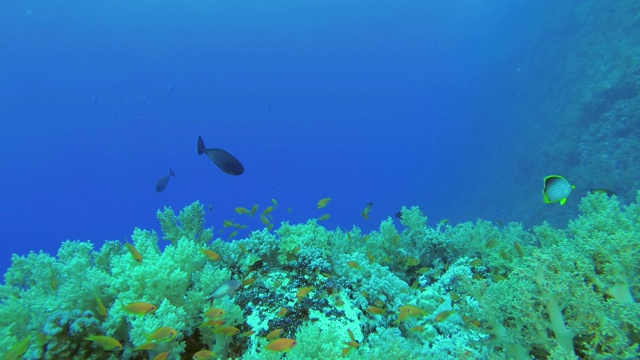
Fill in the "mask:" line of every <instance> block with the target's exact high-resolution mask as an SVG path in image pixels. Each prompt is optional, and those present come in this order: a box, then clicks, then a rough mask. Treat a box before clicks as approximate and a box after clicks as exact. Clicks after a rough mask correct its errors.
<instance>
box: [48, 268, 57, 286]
mask: <svg viewBox="0 0 640 360" xmlns="http://www.w3.org/2000/svg"><path fill="white" fill-rule="evenodd" d="M49 282H50V284H51V289H52V290H53V291H56V290H58V278H57V277H56V272H55V271H53V269H51V276H50V277H49Z"/></svg>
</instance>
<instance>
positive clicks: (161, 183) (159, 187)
mask: <svg viewBox="0 0 640 360" xmlns="http://www.w3.org/2000/svg"><path fill="white" fill-rule="evenodd" d="M172 176H173V177H176V174H174V173H173V171H172V170H171V169H169V174H168V175H165V176H163V177H161V178H160V179H158V182H157V183H156V192H163V191H164V189H166V188H167V184H168V183H169V178H171V177H172Z"/></svg>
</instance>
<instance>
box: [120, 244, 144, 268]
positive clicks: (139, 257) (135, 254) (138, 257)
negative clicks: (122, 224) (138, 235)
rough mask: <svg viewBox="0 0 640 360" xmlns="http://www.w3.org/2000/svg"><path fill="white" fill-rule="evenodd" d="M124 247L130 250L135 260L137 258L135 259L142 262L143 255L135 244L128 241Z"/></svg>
mask: <svg viewBox="0 0 640 360" xmlns="http://www.w3.org/2000/svg"><path fill="white" fill-rule="evenodd" d="M124 247H126V248H127V250H129V252H130V253H131V257H133V260H135V261H137V262H139V263H141V262H142V255H140V253H139V252H138V250H137V249H136V248H135V246H133V244H130V243H126V244H124Z"/></svg>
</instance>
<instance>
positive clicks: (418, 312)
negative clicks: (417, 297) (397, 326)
mask: <svg viewBox="0 0 640 360" xmlns="http://www.w3.org/2000/svg"><path fill="white" fill-rule="evenodd" d="M399 310H400V311H403V310H406V311H407V314H408V315H409V316H411V317H420V316H425V315H427V312H426V311H424V310H422V309H420V308H419V307H416V306H413V305H404V306H400V308H399Z"/></svg>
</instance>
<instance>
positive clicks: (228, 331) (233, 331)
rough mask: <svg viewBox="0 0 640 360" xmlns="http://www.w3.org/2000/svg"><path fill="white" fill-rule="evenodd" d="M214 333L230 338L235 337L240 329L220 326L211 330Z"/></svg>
mask: <svg viewBox="0 0 640 360" xmlns="http://www.w3.org/2000/svg"><path fill="white" fill-rule="evenodd" d="M213 332H214V333H216V334H223V335H227V336H232V335H235V334H237V333H239V332H240V329H238V328H237V327H235V326H228V325H227V326H220V327H217V328H215V330H213Z"/></svg>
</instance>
